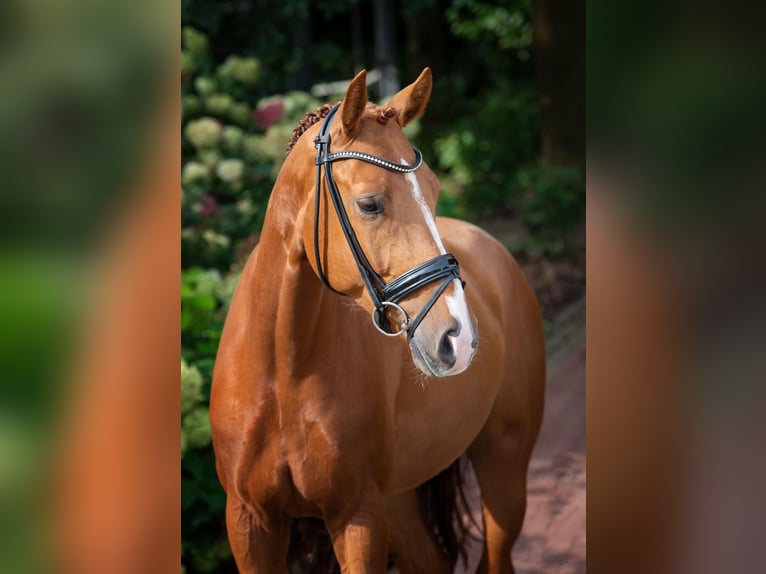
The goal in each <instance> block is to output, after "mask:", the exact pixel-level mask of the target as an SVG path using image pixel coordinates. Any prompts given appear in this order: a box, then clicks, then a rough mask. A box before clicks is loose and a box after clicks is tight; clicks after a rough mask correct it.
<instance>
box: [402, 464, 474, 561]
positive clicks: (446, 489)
mask: <svg viewBox="0 0 766 574" xmlns="http://www.w3.org/2000/svg"><path fill="white" fill-rule="evenodd" d="M463 460H464V457H461V458H458V459H457V460H456V461H455V462H453V463H452V464H451V465H450V466H448V467H447V468H445V469H444V470H443V471H441V472H440V473H439V474H437V475H436V476H434V477H433V478H432V479H430V480H429V481H428V482H425V483H423V484H421V485H420V486H419V487H418V488H417V496H418V507H419V509H420V515H421V516H422V518H423V521H424V522H425V523H426V528H428V530H429V531H430V532H431V533H432V535H433V539H434V542H435V543H436V545H437V546H438V547H439V550H440V551H441V552H442V554H443V555H444V557H445V558H446V559H447V561H448V562H449V564H450V565H451V566H452V568H453V569H454V568H455V566H456V565H457V561H458V559H462V560H463V564H464V565H465V566H466V567H467V566H468V553H467V549H466V544H467V542H468V538H470V537H475V536H474V535H473V534H472V533H471V526H472V525H473V526H475V527H476V529H477V530H481V528H480V527H479V525H478V524H476V522H475V520H474V518H473V516H472V514H471V513H470V512H469V507H468V502H467V500H466V494H465V476H464V467H465V464H464V463H463ZM466 462H467V459H466ZM466 518H467V519H466Z"/></svg>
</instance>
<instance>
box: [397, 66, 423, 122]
mask: <svg viewBox="0 0 766 574" xmlns="http://www.w3.org/2000/svg"><path fill="white" fill-rule="evenodd" d="M432 86H433V78H432V77H431V68H423V71H422V72H420V75H419V76H418V79H417V80H415V81H414V82H412V83H411V84H410V85H409V86H407V87H406V88H404V89H403V90H402V91H400V92H399V93H398V94H396V95H395V96H394V97H393V98H391V101H389V102H388V105H389V106H391V107H392V108H396V109H397V111H398V112H399V116H398V118H397V120H398V121H399V124H400V125H401V126H402V127H404V126H406V125H407V124H408V123H410V122H411V121H412V120H414V119H415V118H417V117H418V116H419V115H420V114H422V113H423V110H425V109H426V104H428V99H429V98H430V97H431V87H432Z"/></svg>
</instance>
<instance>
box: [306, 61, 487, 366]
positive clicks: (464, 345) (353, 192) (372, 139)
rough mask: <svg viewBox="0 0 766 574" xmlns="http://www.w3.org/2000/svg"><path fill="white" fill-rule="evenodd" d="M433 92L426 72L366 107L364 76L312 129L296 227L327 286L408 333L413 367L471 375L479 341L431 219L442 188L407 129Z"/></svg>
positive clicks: (377, 320) (378, 322)
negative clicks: (311, 169)
mask: <svg viewBox="0 0 766 574" xmlns="http://www.w3.org/2000/svg"><path fill="white" fill-rule="evenodd" d="M431 86H432V79H431V72H430V70H429V69H427V68H426V69H425V70H423V72H422V73H421V74H420V76H419V77H418V79H417V80H416V81H415V82H413V83H412V84H411V85H410V86H408V87H406V88H404V89H403V90H402V91H400V92H399V93H398V94H396V95H395V96H394V97H393V98H392V99H391V100H390V101H389V103H388V104H387V105H384V106H378V105H375V104H373V103H370V102H368V101H367V86H366V73H365V72H364V71H362V72H360V73H359V74H358V75H357V76H356V77H355V78H354V80H353V81H352V82H351V84H350V85H349V87H348V90H347V92H346V95H345V98H344V99H343V101H342V103H341V104H340V105H339V106H337V107H335V108H332V109H329V108H325V109H324V116H325V117H324V122H322V124H321V126H320V127H318V128H312V130H311V135H312V136H314V135H316V137H315V138H314V139H313V141H314V144H315V148H316V151H315V157H314V158H312V159H313V160H314V161H313V163H314V164H315V165H316V177H315V178H314V180H313V181H312V182H311V184H310V185H311V186H312V187H313V190H312V191H309V192H308V194H307V196H306V197H307V201H306V204H305V205H304V206H303V209H302V210H301V212H300V213H301V216H300V218H299V219H300V221H299V222H298V224H299V226H300V229H301V235H302V241H303V245H304V248H305V253H306V255H307V258H308V260H309V263H310V265H311V266H312V268H313V269H314V271H315V273H316V274H317V276H318V277H319V278H320V279H321V280H322V281H323V282H324V283H325V285H326V286H327V287H329V288H330V289H332V290H333V291H336V292H339V293H342V294H344V295H347V296H350V297H351V298H353V299H354V300H355V301H356V302H357V303H358V304H359V305H361V306H362V307H364V308H366V309H367V310H368V311H369V312H371V313H372V315H373V323H374V325H375V326H376V327H378V330H380V331H381V332H382V333H383V334H386V335H392V336H398V335H402V336H406V338H407V341H408V344H409V348H410V351H411V354H412V358H413V361H414V363H415V365H416V366H417V367H418V368H419V369H420V370H421V371H422V372H423V373H425V374H426V375H428V376H437V377H443V376H449V375H454V374H457V373H460V372H462V371H464V370H465V369H467V368H468V366H469V365H470V363H471V360H472V359H473V356H474V354H475V352H476V348H477V341H478V339H477V334H476V326H475V320H474V319H473V318H472V315H471V313H470V312H469V310H468V306H467V303H466V298H465V294H464V288H463V284H462V281H461V279H460V275H459V267H458V264H457V261H456V260H455V258H454V257H453V256H452V255H450V254H448V253H446V251H445V249H444V245H443V243H442V240H441V238H440V236H439V233H438V230H437V227H436V222H435V219H434V210H435V206H436V201H437V198H438V195H439V190H440V185H439V181H438V179H437V178H436V176H435V175H434V173H433V172H432V171H431V170H430V169H429V167H428V166H427V165H426V164H425V163H424V162H422V158H421V157H420V152H418V151H417V150H416V149H415V148H413V147H412V146H411V145H410V143H409V142H408V140H407V137H406V136H405V134H404V131H403V128H404V126H406V125H407V124H408V123H410V122H411V121H413V120H414V119H415V118H417V117H418V116H420V114H422V112H423V110H424V109H425V107H426V104H427V103H428V99H429V96H430V94H431ZM302 139H305V140H309V139H310V138H308V137H307V138H302ZM301 143H302V144H303V145H302V146H301V147H302V149H304V150H306V151H308V143H307V142H301ZM304 154H305V152H302V153H301V154H300V155H301V158H302V159H301V161H303V160H304V158H305V160H306V161H310V160H308V158H306V156H305V155H304ZM291 159H293V158H291ZM293 161H294V160H293ZM304 173H305V172H304ZM307 185H309V184H307ZM371 328H372V326H371Z"/></svg>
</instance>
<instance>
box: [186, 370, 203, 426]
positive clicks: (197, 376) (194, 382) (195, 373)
mask: <svg viewBox="0 0 766 574" xmlns="http://www.w3.org/2000/svg"><path fill="white" fill-rule="evenodd" d="M202 383H203V381H202V373H200V372H199V369H197V367H195V366H194V365H191V366H190V365H188V364H187V363H186V361H184V360H183V359H181V413H187V412H189V411H190V410H191V409H192V408H193V407H194V406H195V405H197V404H198V403H199V402H201V401H202Z"/></svg>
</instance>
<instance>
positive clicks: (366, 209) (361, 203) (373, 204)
mask: <svg viewBox="0 0 766 574" xmlns="http://www.w3.org/2000/svg"><path fill="white" fill-rule="evenodd" d="M356 205H357V207H358V208H359V211H361V212H362V213H363V214H365V215H378V214H380V213H383V201H382V200H380V199H378V198H376V197H363V198H362V199H358V200H357V201H356Z"/></svg>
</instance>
